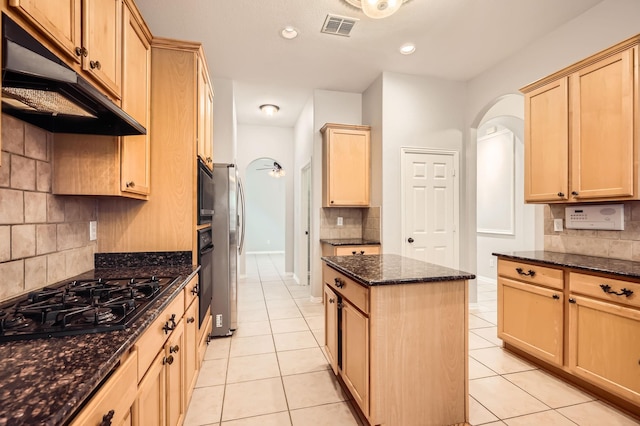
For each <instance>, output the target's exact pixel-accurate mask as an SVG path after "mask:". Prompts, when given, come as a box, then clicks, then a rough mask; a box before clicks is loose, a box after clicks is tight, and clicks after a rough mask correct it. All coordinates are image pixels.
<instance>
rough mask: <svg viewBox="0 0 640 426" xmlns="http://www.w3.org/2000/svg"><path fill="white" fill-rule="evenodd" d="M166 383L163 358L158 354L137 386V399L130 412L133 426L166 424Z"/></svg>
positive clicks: (161, 353) (162, 353) (161, 354)
mask: <svg viewBox="0 0 640 426" xmlns="http://www.w3.org/2000/svg"><path fill="white" fill-rule="evenodd" d="M166 382H167V379H166V369H165V356H164V352H160V353H159V354H158V356H156V358H155V359H154V360H153V362H152V363H151V366H150V367H149V369H148V370H147V372H146V374H145V375H144V378H143V379H142V381H141V382H140V383H139V384H138V397H137V399H136V403H135V405H134V406H133V410H132V411H133V417H134V419H135V423H134V424H136V425H165V424H166V418H167V416H166V405H165V404H166V402H165V401H166V399H167V398H166V392H165V387H166Z"/></svg>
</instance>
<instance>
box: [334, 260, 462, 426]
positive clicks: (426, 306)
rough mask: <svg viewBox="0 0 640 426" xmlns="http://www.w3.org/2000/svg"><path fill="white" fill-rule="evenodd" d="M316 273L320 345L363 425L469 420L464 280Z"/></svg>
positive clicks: (460, 421)
mask: <svg viewBox="0 0 640 426" xmlns="http://www.w3.org/2000/svg"><path fill="white" fill-rule="evenodd" d="M322 272H323V274H322V276H323V283H324V303H325V345H324V350H325V353H326V354H327V358H328V360H329V362H330V364H331V366H332V369H333V371H334V373H335V374H337V375H339V376H340V377H341V378H342V381H343V383H344V385H345V388H346V389H347V390H348V392H349V393H350V394H351V396H352V397H353V399H354V401H356V404H357V406H358V407H359V408H360V411H361V412H362V413H363V414H364V416H365V417H366V418H367V421H368V422H369V424H372V425H375V424H388V425H407V426H411V425H416V426H417V425H424V424H457V423H461V424H462V423H464V422H465V421H468V413H467V394H468V389H467V377H468V366H467V343H466V333H467V323H466V321H467V320H466V318H467V315H466V311H467V309H468V307H467V302H468V300H467V296H466V295H465V294H466V288H467V287H466V286H467V283H466V281H448V282H429V283H412V284H406V285H378V286H375V285H374V286H370V287H369V286H363V285H361V284H359V283H357V282H356V281H354V280H352V279H350V278H349V277H347V276H346V275H344V274H342V273H340V272H338V271H337V270H335V269H333V268H331V267H330V266H328V265H327V264H326V263H325V264H324V265H323V270H322ZM416 354H420V355H419V356H416ZM445 360H446V361H445ZM425 419H428V420H425Z"/></svg>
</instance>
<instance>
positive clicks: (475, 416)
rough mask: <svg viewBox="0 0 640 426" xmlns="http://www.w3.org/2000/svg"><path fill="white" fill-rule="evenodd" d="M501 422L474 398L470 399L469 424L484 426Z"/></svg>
mask: <svg viewBox="0 0 640 426" xmlns="http://www.w3.org/2000/svg"><path fill="white" fill-rule="evenodd" d="M497 420H499V419H498V418H497V417H496V416H494V415H493V413H492V412H491V411H489V410H487V409H486V408H485V407H483V406H482V404H480V403H479V402H478V401H476V400H475V399H474V398H472V397H469V422H470V423H471V424H472V425H474V426H475V425H482V424H485V423H490V422H495V421H497Z"/></svg>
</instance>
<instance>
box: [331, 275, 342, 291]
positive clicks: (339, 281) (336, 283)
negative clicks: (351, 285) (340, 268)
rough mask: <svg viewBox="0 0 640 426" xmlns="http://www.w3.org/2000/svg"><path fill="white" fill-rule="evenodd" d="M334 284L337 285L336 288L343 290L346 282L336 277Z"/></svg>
mask: <svg viewBox="0 0 640 426" xmlns="http://www.w3.org/2000/svg"><path fill="white" fill-rule="evenodd" d="M333 282H334V283H335V285H336V287H338V288H342V287H344V281H342V280H341V279H340V278H338V277H336V278H335V279H334V280H333Z"/></svg>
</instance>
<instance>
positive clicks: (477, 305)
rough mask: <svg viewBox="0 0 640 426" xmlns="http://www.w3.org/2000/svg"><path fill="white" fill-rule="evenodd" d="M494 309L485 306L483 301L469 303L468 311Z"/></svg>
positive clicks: (472, 312)
mask: <svg viewBox="0 0 640 426" xmlns="http://www.w3.org/2000/svg"><path fill="white" fill-rule="evenodd" d="M492 311H495V309H492V308H491V307H488V306H485V305H484V304H483V303H469V313H470V314H476V313H478V312H492Z"/></svg>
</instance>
